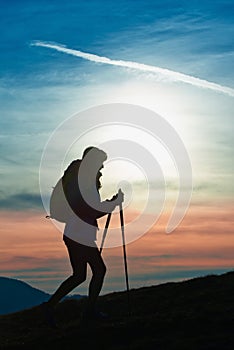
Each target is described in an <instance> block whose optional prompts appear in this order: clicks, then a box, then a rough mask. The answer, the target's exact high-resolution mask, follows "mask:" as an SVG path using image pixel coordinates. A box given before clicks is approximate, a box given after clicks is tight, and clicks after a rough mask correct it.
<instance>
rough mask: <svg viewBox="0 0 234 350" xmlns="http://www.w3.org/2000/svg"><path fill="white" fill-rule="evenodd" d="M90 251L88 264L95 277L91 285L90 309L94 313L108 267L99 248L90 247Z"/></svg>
mask: <svg viewBox="0 0 234 350" xmlns="http://www.w3.org/2000/svg"><path fill="white" fill-rule="evenodd" d="M89 249H90V254H89V257H88V264H89V265H90V268H91V270H92V274H93V275H92V278H91V281H90V284H89V296H88V309H89V310H90V311H91V312H92V311H93V310H94V309H95V304H96V301H97V298H98V296H99V293H100V291H101V289H102V286H103V281H104V277H105V274H106V266H105V264H104V262H103V259H102V257H101V254H100V252H99V250H98V248H93V247H92V248H91V247H90V248H89Z"/></svg>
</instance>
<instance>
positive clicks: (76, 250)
mask: <svg viewBox="0 0 234 350" xmlns="http://www.w3.org/2000/svg"><path fill="white" fill-rule="evenodd" d="M64 241H65V244H66V247H67V249H68V254H69V258H70V262H71V266H72V269H73V274H72V275H71V276H70V277H68V278H67V279H66V280H65V281H64V282H63V283H62V284H61V285H60V286H59V288H58V289H57V290H56V292H55V293H54V294H53V295H52V296H51V298H50V299H49V300H48V302H47V303H48V305H49V306H55V305H56V304H58V303H59V301H60V300H61V299H62V298H64V297H65V296H66V295H67V294H68V293H70V292H71V291H72V290H73V289H74V288H76V287H77V286H78V285H80V284H81V283H83V282H84V281H85V280H86V274H87V262H86V259H85V256H84V249H83V246H82V245H81V244H79V243H77V242H75V241H73V240H71V239H69V238H67V237H65V238H64Z"/></svg>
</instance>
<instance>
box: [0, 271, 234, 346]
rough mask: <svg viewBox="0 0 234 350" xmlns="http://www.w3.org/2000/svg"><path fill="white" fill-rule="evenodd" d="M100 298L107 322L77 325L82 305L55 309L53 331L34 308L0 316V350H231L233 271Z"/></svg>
mask: <svg viewBox="0 0 234 350" xmlns="http://www.w3.org/2000/svg"><path fill="white" fill-rule="evenodd" d="M130 296H131V306H132V315H131V316H130V317H128V313H127V296H126V292H117V293H111V294H107V295H104V296H102V297H100V299H99V306H100V308H101V309H102V310H104V311H106V312H108V313H109V315H110V316H111V319H110V320H109V321H108V322H107V321H105V322H99V323H97V322H92V323H89V324H83V323H81V321H80V314H81V311H82V309H83V307H84V302H85V300H67V301H64V302H62V303H60V304H59V305H58V307H57V309H56V316H57V321H58V325H59V329H56V330H52V329H50V328H48V327H47V326H46V325H45V323H44V320H43V316H42V313H41V310H40V308H39V307H35V308H32V309H29V310H25V311H23V312H18V313H14V314H10V315H5V316H1V317H0V331H1V334H0V344H1V347H0V348H1V349H33V350H35V349H51V348H54V349H69V348H77V349H90V348H91V347H94V348H95V349H108V350H114V349H115V350H117V349H119V350H124V349H126V350H127V349H134V350H140V349H147V350H148V349H154V350H156V349H157V350H167V349H175V350H177V349H179V350H183V349H186V350H187V349H189V350H193V349H194V350H195V349H196V350H200V349H204V350H209V349H217V350H228V349H230V350H231V349H234V272H229V273H226V274H223V275H220V276H217V275H212V276H206V277H201V278H195V279H192V280H188V281H184V282H178V283H166V284H162V285H159V286H152V287H145V288H139V289H134V290H131V292H130Z"/></svg>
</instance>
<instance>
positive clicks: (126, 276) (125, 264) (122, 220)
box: [119, 203, 131, 316]
mask: <svg viewBox="0 0 234 350" xmlns="http://www.w3.org/2000/svg"><path fill="white" fill-rule="evenodd" d="M119 213H120V224H121V231H122V240H123V256H124V269H125V279H126V287H127V297H128V315H129V316H130V315H131V305H130V292H129V281H128V265H127V254H126V247H125V236H124V217H123V206H122V203H121V204H120V205H119Z"/></svg>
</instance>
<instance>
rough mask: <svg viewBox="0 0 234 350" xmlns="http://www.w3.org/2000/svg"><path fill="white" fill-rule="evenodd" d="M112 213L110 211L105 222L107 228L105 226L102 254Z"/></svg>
mask: <svg viewBox="0 0 234 350" xmlns="http://www.w3.org/2000/svg"><path fill="white" fill-rule="evenodd" d="M111 214H112V213H109V214H108V216H107V219H106V224H105V228H104V232H103V236H102V243H101V248H100V254H101V253H102V249H103V246H104V241H105V238H106V234H107V230H108V227H109V223H110V219H111Z"/></svg>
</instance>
